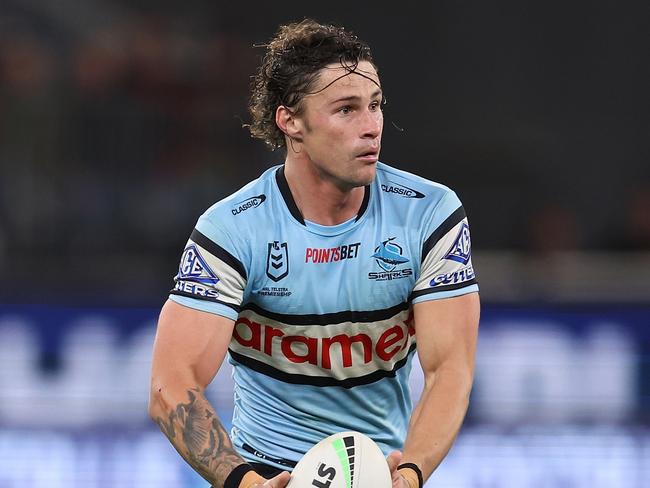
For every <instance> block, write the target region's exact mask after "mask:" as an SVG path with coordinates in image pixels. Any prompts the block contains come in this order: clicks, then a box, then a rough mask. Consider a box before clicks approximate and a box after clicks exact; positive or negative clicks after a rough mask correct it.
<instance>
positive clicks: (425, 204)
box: [170, 163, 478, 468]
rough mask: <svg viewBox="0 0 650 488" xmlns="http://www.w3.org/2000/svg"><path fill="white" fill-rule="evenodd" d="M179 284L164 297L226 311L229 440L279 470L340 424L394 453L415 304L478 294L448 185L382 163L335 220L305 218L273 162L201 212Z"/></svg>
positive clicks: (403, 417)
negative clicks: (348, 213) (352, 212)
mask: <svg viewBox="0 0 650 488" xmlns="http://www.w3.org/2000/svg"><path fill="white" fill-rule="evenodd" d="M175 281H176V285H175V287H174V289H173V290H172V292H171V295H170V298H171V299H172V300H174V301H176V302H178V303H181V304H183V305H186V306H188V307H192V308H195V309H198V310H203V311H207V312H211V313H214V314H217V315H221V316H224V317H228V318H230V319H232V320H234V321H235V329H234V333H233V337H232V340H231V342H230V347H229V360H230V362H231V363H232V365H233V367H234V369H233V371H234V373H233V374H234V380H235V392H234V393H235V410H234V415H233V430H232V438H233V442H234V444H235V446H236V447H237V448H238V451H239V452H240V454H241V455H242V456H243V457H244V458H245V459H246V460H248V461H254V462H264V463H266V464H269V465H273V466H276V467H279V468H286V467H287V466H291V465H292V464H293V463H295V462H297V461H298V460H299V459H300V458H301V457H302V455H303V454H304V453H305V452H306V451H307V450H308V449H309V448H310V447H311V446H313V445H314V444H315V443H316V442H318V441H320V440H321V439H322V438H324V437H325V436H328V435H330V434H333V433H335V432H339V431H344V430H356V431H360V432H363V433H365V434H367V435H368V436H370V437H371V438H372V439H374V440H375V442H377V443H378V444H379V446H380V447H381V448H382V450H383V451H384V453H386V454H388V453H389V452H390V451H392V450H395V449H401V448H402V444H403V442H404V438H405V436H406V431H407V426H408V421H409V418H410V414H411V408H412V405H411V400H410V399H411V396H410V392H409V388H408V376H409V373H410V369H411V359H412V357H413V353H414V351H415V339H416V336H415V329H414V324H413V316H412V305H413V303H417V302H420V301H424V300H435V299H440V298H448V297H453V296H458V295H463V294H466V293H470V292H474V291H477V290H478V285H477V284H476V278H475V276H474V270H473V267H472V260H471V243H470V234H469V227H468V223H467V218H466V216H465V212H464V210H463V207H462V205H461V203H460V201H459V199H458V197H457V196H456V194H455V193H454V192H453V191H451V190H450V189H449V188H447V187H445V186H443V185H439V184H437V183H433V182H431V181H428V180H425V179H423V178H420V177H418V176H415V175H412V174H410V173H407V172H404V171H400V170H397V169H394V168H392V167H390V166H387V165H385V164H382V163H378V164H377V176H376V178H375V180H374V181H373V183H372V184H371V185H369V186H368V187H366V188H365V198H364V200H363V204H362V206H361V209H360V210H359V214H358V215H357V217H356V218H354V219H352V220H350V221H348V222H344V223H342V224H340V225H336V226H322V225H318V224H315V223H311V222H305V220H304V219H303V217H302V215H301V213H300V210H299V209H298V207H297V206H296V203H295V202H294V200H293V198H292V196H291V192H290V191H289V187H288V185H287V182H286V179H285V177H284V167H283V166H279V167H274V168H271V169H269V170H268V171H266V172H265V173H264V174H262V176H261V177H260V178H258V179H257V180H255V181H253V182H251V183H249V184H248V185H246V186H245V187H244V188H242V189H241V190H239V191H238V192H236V193H234V194H233V195H231V196H229V197H227V198H225V199H223V200H221V201H220V202H218V203H216V204H215V205H214V206H212V207H211V208H210V209H208V210H207V211H206V212H205V213H204V214H203V215H202V216H201V217H200V218H199V220H198V223H197V225H196V228H195V230H194V231H193V232H192V235H191V237H190V239H189V241H188V243H187V246H186V247H185V251H184V253H183V256H182V258H181V263H180V267H179V272H178V275H177V276H176V278H175Z"/></svg>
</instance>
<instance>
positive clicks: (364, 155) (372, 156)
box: [356, 148, 379, 163]
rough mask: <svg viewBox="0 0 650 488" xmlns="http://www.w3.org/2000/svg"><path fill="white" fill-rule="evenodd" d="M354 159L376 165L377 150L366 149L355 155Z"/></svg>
mask: <svg viewBox="0 0 650 488" xmlns="http://www.w3.org/2000/svg"><path fill="white" fill-rule="evenodd" d="M356 159H360V160H361V161H366V162H371V163H376V162H377V160H378V159H379V149H378V148H377V149H368V150H367V151H363V152H361V153H359V154H357V155H356Z"/></svg>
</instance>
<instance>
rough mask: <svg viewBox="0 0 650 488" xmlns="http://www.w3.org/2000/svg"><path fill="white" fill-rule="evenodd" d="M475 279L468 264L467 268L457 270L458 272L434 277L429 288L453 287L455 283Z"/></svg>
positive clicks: (471, 267) (472, 269) (472, 270)
mask: <svg viewBox="0 0 650 488" xmlns="http://www.w3.org/2000/svg"><path fill="white" fill-rule="evenodd" d="M475 277H476V275H475V274H474V267H473V266H472V265H471V264H470V265H469V266H466V267H465V268H462V269H459V270H458V271H453V272H451V273H445V274H441V275H438V276H436V277H434V278H433V279H432V280H431V281H430V282H429V286H441V285H455V284H457V283H463V282H465V281H470V280H473V279H474V278H475Z"/></svg>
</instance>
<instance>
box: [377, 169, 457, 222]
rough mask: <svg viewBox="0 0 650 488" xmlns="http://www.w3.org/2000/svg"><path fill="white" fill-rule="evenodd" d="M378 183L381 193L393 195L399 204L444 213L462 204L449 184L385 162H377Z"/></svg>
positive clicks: (387, 195)
mask: <svg viewBox="0 0 650 488" xmlns="http://www.w3.org/2000/svg"><path fill="white" fill-rule="evenodd" d="M377 184H378V186H379V190H380V193H381V195H384V196H385V197H389V198H391V197H392V198H393V199H394V200H395V201H396V202H397V204H398V205H402V206H406V207H413V206H416V207H418V209H420V210H422V211H428V212H432V211H436V212H440V213H443V214H445V213H446V214H449V213H451V212H453V211H454V210H456V209H457V208H458V207H460V206H461V202H460V199H459V198H458V196H457V195H456V193H455V192H454V191H453V190H452V189H451V188H449V187H448V186H445V185H443V184H441V183H437V182H435V181H431V180H428V179H426V178H423V177H421V176H418V175H416V174H413V173H409V172H408V171H404V170H400V169H397V168H394V167H392V166H389V165H387V164H384V163H378V164H377Z"/></svg>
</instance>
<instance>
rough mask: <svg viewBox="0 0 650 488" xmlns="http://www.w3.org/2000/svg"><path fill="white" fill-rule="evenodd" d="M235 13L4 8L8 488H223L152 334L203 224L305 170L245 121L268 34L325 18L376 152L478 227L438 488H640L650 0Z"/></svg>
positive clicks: (275, 6) (102, 1)
mask: <svg viewBox="0 0 650 488" xmlns="http://www.w3.org/2000/svg"><path fill="white" fill-rule="evenodd" d="M223 3H224V2H207V1H203V0H186V1H184V2H180V3H179V2H171V1H157V2H153V1H143V0H140V1H126V0H120V1H117V0H113V1H109V0H87V1H85V2H77V1H73V0H59V1H57V2H49V1H47V0H3V1H2V2H1V3H0V488H5V487H14V486H19V485H20V486H45V484H46V483H47V485H48V486H52V485H54V486H66V487H71V486H81V485H82V484H83V485H84V486H86V487H92V486H102V487H103V486H111V487H112V486H136V485H137V486H154V485H156V486H204V484H202V483H201V481H200V480H198V478H197V477H196V476H195V475H193V474H192V473H190V472H189V470H188V469H187V468H184V467H183V465H182V462H181V461H180V458H178V457H177V455H176V454H175V453H174V451H173V449H172V448H171V446H169V445H168V444H166V443H165V440H164V438H163V437H162V435H161V434H159V433H157V432H156V431H155V428H154V426H153V424H152V423H151V422H149V421H148V420H147V417H146V395H147V386H148V385H147V375H148V368H149V363H148V360H149V354H150V346H151V339H152V333H153V332H152V331H153V329H152V328H153V325H154V323H155V318H156V315H157V311H158V309H159V307H160V306H161V304H162V303H163V301H164V300H165V298H166V293H167V291H168V290H169V288H170V287H171V284H172V277H173V276H174V274H175V272H176V268H177V264H178V259H179V256H180V252H181V250H182V248H183V245H184V243H185V241H186V239H187V237H188V236H189V233H190V232H191V230H192V227H193V225H194V222H195V221H196V218H197V217H198V215H199V214H200V213H201V212H202V211H203V210H204V209H205V208H207V207H208V206H209V205H211V204H212V203H213V202H215V201H217V200H219V199H220V198H222V197H224V196H226V195H228V194H229V193H230V192H232V191H234V190H235V189H237V188H239V187H240V186H241V185H243V184H245V183H246V182H248V181H249V180H251V179H253V178H255V177H256V176H257V175H258V174H259V173H260V172H261V171H263V170H264V169H266V168H268V167H269V166H271V165H274V164H278V163H280V162H281V161H282V154H281V153H280V152H277V153H272V152H269V151H267V150H266V149H265V148H264V147H263V144H262V143H260V142H259V141H254V140H252V139H251V138H250V136H249V135H248V133H247V132H246V130H245V129H243V128H242V124H243V123H245V122H247V121H248V115H247V110H246V102H247V95H248V88H249V81H250V76H251V75H252V74H253V73H254V70H255V67H256V65H257V63H258V61H259V59H260V56H261V55H262V48H255V47H253V45H255V44H263V43H264V42H265V41H267V40H268V39H269V38H270V37H271V36H272V35H273V33H274V32H275V30H276V28H277V26H278V25H279V24H280V23H284V22H288V21H295V20H301V19H302V18H304V17H306V16H313V17H315V18H316V19H317V20H320V21H323V22H333V23H336V24H341V25H344V26H346V27H348V28H350V29H352V30H353V31H354V32H356V33H357V34H358V35H359V36H360V37H361V38H363V39H364V40H366V41H367V42H368V43H369V44H370V45H371V46H372V48H373V52H374V56H375V60H376V62H377V63H378V65H379V68H380V74H381V77H382V83H383V88H384V91H385V94H386V96H387V99H388V104H387V105H386V107H385V121H386V122H385V129H384V139H383V149H382V157H381V159H382V160H383V161H384V162H386V163H389V164H392V165H395V166H398V167H400V168H402V169H405V170H409V171H413V172H416V173H418V174H420V175H422V176H425V177H427V178H430V179H433V180H435V181H438V182H441V183H444V184H446V185H448V186H450V187H452V188H454V189H455V190H456V191H457V193H458V194H459V196H460V197H461V199H462V201H463V202H464V205H465V208H466V210H467V213H468V215H469V219H470V224H471V226H472V237H473V245H474V246H473V247H474V257H473V259H474V262H475V266H476V268H477V271H478V277H479V281H480V284H481V294H482V299H483V303H484V314H483V321H482V329H481V334H482V335H481V341H480V345H479V356H478V366H477V383H476V388H475V391H474V400H473V402H472V407H471V410H470V413H469V416H468V420H467V423H466V426H465V428H464V430H463V431H462V433H461V436H460V438H459V441H458V443H457V445H456V447H455V448H454V449H453V450H452V452H451V454H450V455H449V457H448V458H447V460H446V461H445V463H444V464H443V465H442V467H441V468H440V470H439V472H438V473H437V474H436V475H434V477H433V478H432V481H431V483H430V486H450V487H451V486H476V487H482V486H517V487H533V486H535V487H547V486H548V487H555V486H563V487H582V486H589V487H608V488H609V487H617V486H625V487H626V488H628V487H632V488H633V487H641V486H645V485H644V483H646V482H647V480H648V479H650V461H649V460H648V459H649V458H648V456H647V453H648V452H650V434H649V431H648V427H649V425H650V424H649V422H650V415H648V412H649V411H650V359H649V357H650V95H649V90H648V86H650V63H648V52H649V51H650V34H649V32H650V31H649V30H648V26H649V25H650V7H648V4H647V3H646V2H642V1H640V0H631V1H622V2H616V3H612V2H605V1H603V0H597V1H592V2H555V1H550V2H541V1H533V2H526V1H523V2H522V1H514V0H503V1H497V2H481V1H476V0H467V1H434V2H428V3H427V2H420V3H419V4H417V5H416V4H415V2H414V4H407V3H405V2H398V3H395V2H394V3H390V4H387V5H383V4H382V5H380V4H379V3H353V2H345V3H343V2H341V3H339V2H327V3H325V2H322V3H314V4H313V5H308V4H307V2H257V1H256V2H228V4H227V5H223ZM125 378H128V380H129V381H126V380H125ZM413 381H414V385H415V386H417V382H418V381H419V379H418V378H417V374H415V375H414V380H413ZM127 383H128V384H127ZM211 394H212V395H213V401H214V402H215V403H216V404H217V406H218V408H219V409H220V411H221V412H222V413H223V415H224V417H226V418H227V417H228V416H229V415H230V413H229V412H230V411H229V409H230V408H231V400H230V399H229V379H228V374H227V371H224V372H222V373H220V376H219V378H218V381H217V382H215V385H214V388H213V391H212V393H211ZM45 453H49V454H47V455H45ZM644 453H645V454H644Z"/></svg>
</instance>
